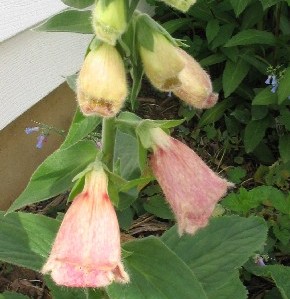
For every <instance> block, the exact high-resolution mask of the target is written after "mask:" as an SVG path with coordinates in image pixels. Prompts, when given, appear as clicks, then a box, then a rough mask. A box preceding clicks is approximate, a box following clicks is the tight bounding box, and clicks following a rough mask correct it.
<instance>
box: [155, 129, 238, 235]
mask: <svg viewBox="0 0 290 299" xmlns="http://www.w3.org/2000/svg"><path fill="white" fill-rule="evenodd" d="M151 139H152V147H153V151H154V152H153V155H152V157H151V161H150V162H151V167H152V169H153V172H154V175H155V176H156V179H157V181H158V183H159V184H160V186H161V188H162V190H163V192H164V194H165V197H166V199H167V201H168V202H169V204H170V206H171V208H172V210H173V212H174V214H175V217H176V219H177V224H178V232H179V234H180V235H182V234H183V233H184V232H186V233H189V234H194V233H195V232H196V231H197V230H198V229H199V228H201V227H204V226H206V225H207V223H208V219H209V217H210V216H211V214H212V212H213V210H214V208H215V205H216V203H217V202H218V201H219V200H220V199H221V198H222V197H223V196H224V195H225V194H226V192H227V189H228V188H229V187H231V186H233V185H232V184H231V183H229V182H227V181H226V180H225V179H222V178H221V177H219V176H218V175H217V174H216V173H214V172H213V171H212V170H211V169H210V168H209V167H208V166H207V165H206V164H205V163H204V162H203V161H202V159H201V158H200V157H199V156H198V155H197V154H196V153H195V152H194V151H193V150H192V149H190V148H189V147H188V146H186V145H185V144H183V143H182V142H180V141H178V140H176V139H174V138H172V137H170V136H169V135H167V134H166V133H165V132H164V131H162V130H161V129H160V128H154V129H151Z"/></svg>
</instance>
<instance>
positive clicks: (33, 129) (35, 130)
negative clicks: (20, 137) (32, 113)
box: [25, 127, 39, 135]
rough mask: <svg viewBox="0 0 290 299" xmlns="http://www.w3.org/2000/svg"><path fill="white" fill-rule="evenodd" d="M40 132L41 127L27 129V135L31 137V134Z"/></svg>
mask: <svg viewBox="0 0 290 299" xmlns="http://www.w3.org/2000/svg"><path fill="white" fill-rule="evenodd" d="M38 131H39V127H33V128H26V129H25V133H26V134H27V135H29V134H31V133H33V132H38Z"/></svg>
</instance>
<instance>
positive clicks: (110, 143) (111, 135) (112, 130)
mask: <svg viewBox="0 0 290 299" xmlns="http://www.w3.org/2000/svg"><path fill="white" fill-rule="evenodd" d="M115 137H116V126H115V118H114V117H112V118H103V127H102V152H103V155H104V156H103V161H104V162H105V163H106V165H107V167H108V168H109V170H113V162H114V148H115Z"/></svg>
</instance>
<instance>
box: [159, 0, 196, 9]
mask: <svg viewBox="0 0 290 299" xmlns="http://www.w3.org/2000/svg"><path fill="white" fill-rule="evenodd" d="M162 1H163V2H165V3H166V4H167V5H170V6H172V7H174V8H176V9H178V10H180V11H182V12H187V11H188V10H189V8H190V7H191V6H192V5H193V4H194V3H195V2H196V0H162Z"/></svg>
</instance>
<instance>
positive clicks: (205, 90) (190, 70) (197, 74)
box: [173, 48, 218, 109]
mask: <svg viewBox="0 0 290 299" xmlns="http://www.w3.org/2000/svg"><path fill="white" fill-rule="evenodd" d="M178 52H179V54H180V57H182V58H183V59H184V63H185V67H184V69H183V70H182V71H181V72H180V75H179V79H180V81H181V83H182V84H181V86H180V87H178V88H176V89H174V90H173V92H174V94H175V95H176V96H177V97H179V98H180V99H181V100H183V101H184V102H186V103H187V104H189V105H191V106H194V107H195V108H198V109H204V108H211V107H212V106H214V105H215V104H216V102H217V100H218V94H217V93H214V92H213V90H212V83H211V80H210V77H209V75H208V74H207V73H206V71H205V70H204V69H203V68H202V67H201V66H200V64H199V63H198V62H197V61H196V60H195V59H194V58H193V57H191V56H190V55H189V54H187V53H186V52H185V51H184V50H182V49H180V48H178Z"/></svg>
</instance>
